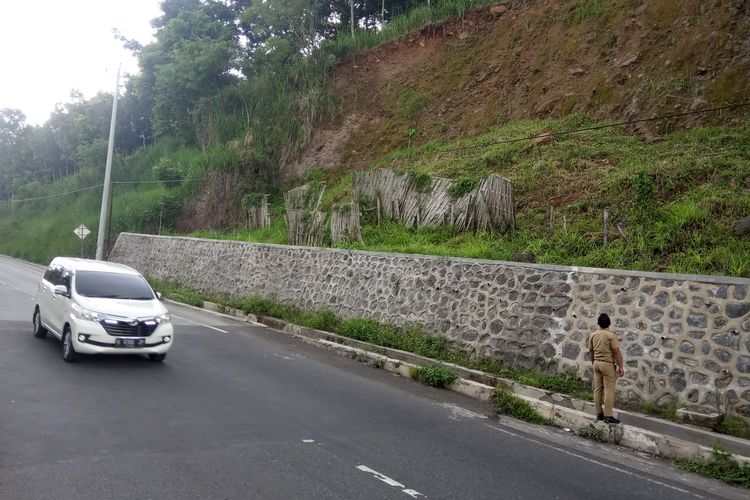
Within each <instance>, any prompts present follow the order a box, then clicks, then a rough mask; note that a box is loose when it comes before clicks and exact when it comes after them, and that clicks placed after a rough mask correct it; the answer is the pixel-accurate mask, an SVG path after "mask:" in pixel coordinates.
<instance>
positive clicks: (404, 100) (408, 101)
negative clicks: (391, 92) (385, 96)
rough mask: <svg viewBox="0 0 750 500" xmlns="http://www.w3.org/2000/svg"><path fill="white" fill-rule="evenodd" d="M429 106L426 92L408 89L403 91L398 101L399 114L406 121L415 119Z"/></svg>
mask: <svg viewBox="0 0 750 500" xmlns="http://www.w3.org/2000/svg"><path fill="white" fill-rule="evenodd" d="M425 106H427V96H425V94H424V92H421V91H419V90H414V89H413V88H411V87H407V88H405V89H404V90H402V91H401V95H400V96H399V99H398V114H399V116H400V117H401V118H404V119H414V118H416V116H417V115H418V114H419V112H420V111H422V110H423V109H424V108H425Z"/></svg>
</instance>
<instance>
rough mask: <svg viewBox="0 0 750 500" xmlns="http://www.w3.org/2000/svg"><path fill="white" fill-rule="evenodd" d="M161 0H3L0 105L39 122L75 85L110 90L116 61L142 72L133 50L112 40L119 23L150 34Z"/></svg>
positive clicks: (125, 29)
mask: <svg viewBox="0 0 750 500" xmlns="http://www.w3.org/2000/svg"><path fill="white" fill-rule="evenodd" d="M159 3H160V0H33V1H26V0H0V108H16V109H20V110H21V111H23V112H24V114H25V115H26V117H27V119H26V121H27V123H29V124H31V125H41V124H43V123H44V122H45V121H47V119H48V118H49V115H50V113H52V111H53V110H54V108H55V104H56V103H65V102H69V101H70V97H69V96H70V91H71V90H72V89H77V90H80V91H81V92H82V93H83V95H84V97H86V98H90V97H92V96H94V95H95V94H96V93H97V92H99V91H105V92H110V93H111V92H112V91H113V90H114V87H115V79H116V75H117V65H118V63H120V62H121V63H122V68H123V73H125V72H129V73H135V72H137V69H138V65H137V62H136V60H135V58H134V57H132V56H131V55H130V53H129V52H128V51H127V50H125V49H123V48H122V44H121V43H120V42H118V41H117V40H115V39H114V36H113V34H112V29H113V28H117V29H118V30H120V32H121V33H122V34H123V35H124V36H126V37H128V38H135V39H136V40H138V41H140V42H141V43H147V42H149V41H151V40H152V34H153V29H152V28H151V24H150V22H151V19H153V18H155V17H158V16H159V14H160V10H159Z"/></svg>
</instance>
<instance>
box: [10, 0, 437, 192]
mask: <svg viewBox="0 0 750 500" xmlns="http://www.w3.org/2000/svg"><path fill="white" fill-rule="evenodd" d="M425 3H426V0H424V1H422V2H419V3H418V2H415V1H414V0H380V1H376V0H371V1H370V2H368V1H367V0H164V1H162V2H161V11H162V13H161V15H160V16H159V17H157V18H156V19H153V20H152V26H153V27H154V28H155V29H156V37H155V38H156V39H155V40H154V41H153V42H151V43H149V44H147V45H142V44H140V43H139V42H137V41H135V40H129V39H127V38H126V37H125V36H124V35H122V34H121V33H119V32H117V31H115V34H114V36H115V38H116V39H118V40H120V41H121V42H122V43H123V46H124V47H125V48H126V49H128V50H130V51H132V53H133V54H134V55H136V56H137V57H138V62H139V67H140V72H139V73H138V74H137V75H134V76H130V77H129V79H128V80H127V83H126V84H125V85H124V92H123V95H122V96H121V100H120V103H119V108H118V123H117V131H116V145H115V146H116V150H117V152H118V153H120V154H128V153H131V152H133V151H135V150H136V149H138V148H142V147H146V146H148V145H149V144H151V143H152V142H153V141H155V140H158V139H159V138H162V137H169V136H175V137H179V138H181V139H182V140H183V141H185V142H187V143H188V144H190V143H193V144H196V145H201V146H205V145H206V143H207V142H210V141H212V140H215V138H220V139H224V140H228V139H229V138H231V136H234V137H241V136H243V135H245V134H246V133H249V132H247V130H248V129H251V128H253V127H254V126H255V127H256V128H257V129H258V130H257V131H256V135H258V136H259V137H260V139H259V142H258V143H259V144H260V143H262V137H263V134H264V133H263V131H262V130H261V129H262V128H263V127H262V126H259V125H258V123H259V113H260V114H262V112H261V111H260V108H259V106H260V107H262V106H264V105H266V106H267V107H268V106H270V105H268V103H267V102H266V101H267V96H268V92H270V91H272V89H276V91H277V92H279V90H278V89H282V91H283V88H285V87H284V85H292V86H296V87H297V88H302V87H300V82H299V78H297V77H296V76H295V77H293V78H292V80H291V83H289V82H286V83H284V82H283V81H282V80H283V78H282V77H281V76H279V75H280V74H282V73H284V72H286V73H285V74H288V73H289V68H292V67H294V66H295V65H299V64H304V63H305V60H306V59H308V58H310V57H311V56H312V55H314V54H315V52H316V51H317V50H318V49H319V48H320V47H321V44H322V43H323V42H324V41H326V40H331V39H333V38H335V37H337V36H338V35H339V34H342V33H343V34H347V33H348V32H349V23H350V20H351V12H354V17H355V24H356V25H357V26H358V27H359V28H360V29H378V28H379V27H381V26H382V23H383V22H384V21H386V22H387V20H388V19H390V17H391V16H392V15H394V14H397V13H402V12H406V11H407V10H409V9H411V8H412V7H414V6H415V5H417V4H420V5H421V4H425ZM303 87H304V85H303ZM111 105H112V95H111V94H107V93H100V94H97V95H96V96H94V97H92V98H90V99H84V98H83V96H82V95H81V94H80V93H79V92H77V91H72V92H71V95H70V100H69V102H67V103H65V104H60V105H58V106H57V107H56V109H55V110H54V111H53V112H52V113H51V115H50V117H49V119H48V120H47V122H46V123H45V124H44V125H42V126H36V127H32V126H29V125H27V124H26V117H25V116H24V114H23V112H22V111H21V110H17V109H3V110H0V200H7V199H10V198H11V197H13V196H15V197H16V198H18V197H19V196H21V195H22V194H23V193H24V192H28V191H29V190H30V188H27V189H25V190H24V186H27V185H31V184H32V183H33V186H38V185H40V184H44V183H48V182H52V181H55V180H58V179H61V178H63V177H65V176H68V175H71V174H73V173H75V172H79V171H81V170H86V169H91V170H92V171H93V170H97V171H99V170H101V166H102V164H103V162H104V158H103V156H104V155H105V154H106V141H107V137H108V128H109V120H110V113H111ZM279 106H284V107H286V108H287V109H292V108H295V109H297V108H299V107H300V106H303V107H304V106H306V105H305V104H304V102H303V103H302V104H300V103H295V102H293V100H291V98H290V97H289V96H282V97H281V98H279V99H278V102H276V103H275V104H273V105H272V106H271V107H270V108H269V109H266V110H265V111H264V112H265V113H267V115H268V116H272V115H274V113H276V114H278V113H277V112H278V110H279V109H280V108H279ZM274 110H276V111H274ZM268 116H267V117H268ZM221 126H223V127H224V128H225V129H226V131H225V132H223V133H221V134H220V133H217V131H216V129H217V127H221ZM290 126H291V125H290V124H288V123H277V122H275V121H274V120H273V119H272V118H271V119H269V120H268V123H267V124H266V125H265V127H266V129H271V128H274V127H276V128H282V129H284V132H283V133H285V134H286V135H290V134H291V133H292V132H290V131H289V130H291V129H289V127H290ZM284 127H286V128H284ZM266 142H267V141H266ZM266 149H267V150H266V151H256V152H255V153H254V157H263V158H268V157H269V156H274V155H276V156H278V154H279V153H278V151H277V150H278V144H274V145H270V143H268V144H266ZM264 161H267V160H264ZM92 175H93V176H94V178H96V176H97V175H98V174H95V175H94V174H92Z"/></svg>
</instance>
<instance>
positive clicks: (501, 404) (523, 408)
mask: <svg viewBox="0 0 750 500" xmlns="http://www.w3.org/2000/svg"><path fill="white" fill-rule="evenodd" d="M492 403H493V404H494V405H495V408H497V411H498V412H500V413H502V414H504V415H510V416H511V417H514V418H517V419H519V420H524V421H526V422H530V423H532V424H544V425H548V424H550V421H549V419H547V418H545V417H543V416H542V415H540V414H539V412H538V411H536V410H535V409H534V408H533V407H532V406H531V405H530V404H529V403H528V402H527V401H525V400H524V399H521V398H519V397H518V396H516V395H515V394H513V393H512V392H510V391H508V390H505V389H503V388H501V387H497V388H495V394H494V396H493V398H492Z"/></svg>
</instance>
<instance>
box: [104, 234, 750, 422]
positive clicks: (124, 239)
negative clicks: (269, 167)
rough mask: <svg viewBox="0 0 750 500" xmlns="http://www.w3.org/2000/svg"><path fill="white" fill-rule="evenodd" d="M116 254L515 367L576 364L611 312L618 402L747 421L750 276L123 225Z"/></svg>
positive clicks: (583, 364) (229, 290)
mask: <svg viewBox="0 0 750 500" xmlns="http://www.w3.org/2000/svg"><path fill="white" fill-rule="evenodd" d="M110 260H112V261H115V262H122V263H125V264H128V265H130V266H132V267H134V268H136V269H138V270H139V271H140V272H142V273H143V274H145V275H148V276H151V277H154V278H158V279H161V280H169V281H176V282H178V283H180V284H182V285H184V286H187V287H190V288H193V289H196V290H200V291H205V292H210V293H214V294H228V295H231V296H234V297H245V296H249V295H253V294H260V295H263V296H265V297H274V298H276V299H278V300H282V301H286V302H290V303H292V304H294V305H296V306H299V307H302V308H305V309H322V308H327V309H331V310H333V311H334V312H336V313H337V314H339V315H341V316H345V317H346V316H361V317H371V318H374V319H377V320H378V321H381V322H385V323H393V324H398V325H412V324H419V325H422V326H423V329H424V331H425V332H427V333H431V334H436V335H441V336H443V337H445V338H447V339H448V340H450V341H451V342H453V343H455V344H457V345H458V346H460V347H461V348H462V349H464V350H466V351H467V352H471V353H475V354H477V355H480V356H485V357H492V358H498V359H502V360H504V361H505V362H507V363H509V364H510V365H512V366H515V367H528V368H536V369H541V370H543V371H547V372H555V371H562V370H565V369H575V370H578V371H579V372H580V373H581V374H582V375H583V376H584V377H586V378H590V376H591V369H590V363H589V361H588V357H587V356H588V351H587V349H586V337H587V335H588V333H589V332H590V331H592V330H593V329H595V328H596V318H597V316H598V315H599V313H601V312H606V313H608V314H609V315H610V316H611V317H612V319H613V325H612V329H613V330H614V331H615V332H616V333H617V335H618V337H619V338H620V340H621V344H622V345H621V347H622V351H623V354H624V357H625V361H626V364H627V367H626V374H625V377H623V378H622V379H620V380H619V381H618V397H619V399H620V400H625V401H629V402H631V403H634V404H641V403H643V402H644V401H647V400H648V401H654V402H656V403H658V404H660V405H666V404H670V403H673V404H678V405H688V406H695V407H698V406H703V407H706V409H711V410H713V411H716V410H717V408H719V410H721V411H726V407H727V405H729V406H731V407H732V408H733V409H734V410H735V411H736V412H737V413H739V414H741V415H743V416H746V417H750V300H748V289H749V288H750V280H747V279H731V278H721V277H713V276H688V275H670V274H657V273H639V272H632V271H618V270H605V269H588V268H571V267H562V266H548V265H537V264H519V263H510V262H498V261H481V260H469V259H458V258H442V257H432V256H422V255H403V254H385V253H371V252H359V251H346V250H336V249H321V248H307V247H292V246H283V245H264V244H253V243H244V242H236V241H218V240H203V239H195V238H180V237H162V236H149V235H136V234H128V233H122V234H121V235H120V237H119V238H118V240H117V243H116V245H115V247H114V249H113V250H112V254H111V255H110Z"/></svg>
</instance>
